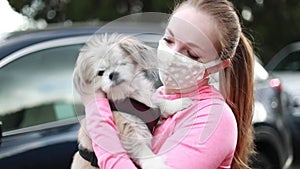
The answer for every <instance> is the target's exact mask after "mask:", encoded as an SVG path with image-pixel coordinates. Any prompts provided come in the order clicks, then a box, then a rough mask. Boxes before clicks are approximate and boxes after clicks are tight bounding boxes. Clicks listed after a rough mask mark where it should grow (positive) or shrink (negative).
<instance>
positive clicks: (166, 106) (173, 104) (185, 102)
mask: <svg viewBox="0 0 300 169" xmlns="http://www.w3.org/2000/svg"><path fill="white" fill-rule="evenodd" d="M192 104H193V101H192V100H191V99H190V98H180V99H176V100H165V101H164V102H163V104H161V107H160V108H161V110H162V116H163V117H165V118H166V117H168V116H170V115H173V114H174V113H176V112H178V111H181V110H184V109H186V108H188V107H190V106H191V105H192Z"/></svg>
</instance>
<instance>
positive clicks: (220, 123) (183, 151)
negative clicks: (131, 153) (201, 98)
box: [154, 106, 237, 169]
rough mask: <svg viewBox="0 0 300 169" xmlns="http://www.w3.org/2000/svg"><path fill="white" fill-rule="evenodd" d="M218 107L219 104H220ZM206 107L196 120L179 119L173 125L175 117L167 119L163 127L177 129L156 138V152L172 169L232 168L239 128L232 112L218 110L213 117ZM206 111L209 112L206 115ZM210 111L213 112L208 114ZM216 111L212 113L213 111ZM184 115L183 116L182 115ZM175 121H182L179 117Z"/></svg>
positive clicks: (159, 132)
mask: <svg viewBox="0 0 300 169" xmlns="http://www.w3.org/2000/svg"><path fill="white" fill-rule="evenodd" d="M217 107H218V106H217ZM208 109H209V108H208V107H207V108H205V109H202V110H201V112H202V113H201V115H199V116H197V118H196V119H193V120H186V116H185V117H183V118H184V119H185V121H184V122H182V123H181V122H180V123H178V122H177V125H175V126H174V122H173V121H172V120H170V121H169V123H168V122H166V123H165V124H162V125H165V126H162V127H163V128H166V129H165V130H166V131H168V129H169V128H170V127H171V128H174V129H172V131H171V134H170V135H169V136H166V138H165V139H162V140H160V138H163V137H164V135H165V134H166V133H167V132H163V131H158V134H161V133H162V132H163V133H164V135H160V137H156V139H158V140H154V143H155V142H156V141H158V143H157V144H156V145H155V147H154V149H156V148H157V149H156V150H155V152H156V153H157V154H159V155H163V156H165V158H166V163H167V166H169V167H170V169H183V168H202V169H217V168H218V169H225V168H230V165H231V161H232V159H233V155H234V151H235V146H236V139H237V127H236V122H235V119H234V116H233V114H232V113H231V111H226V110H225V111H223V113H222V110H221V111H216V112H217V113H215V114H214V115H213V116H214V117H211V116H210V115H209V114H211V112H210V111H209V110H208ZM220 109H222V106H220ZM205 112H208V113H207V114H206V113H205ZM209 112H210V113H209ZM212 114H213V113H212ZM181 117H182V116H181ZM181 117H179V118H177V119H176V120H174V121H180V118H181ZM162 130H163V129H162Z"/></svg>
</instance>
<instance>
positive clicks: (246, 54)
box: [225, 33, 254, 169]
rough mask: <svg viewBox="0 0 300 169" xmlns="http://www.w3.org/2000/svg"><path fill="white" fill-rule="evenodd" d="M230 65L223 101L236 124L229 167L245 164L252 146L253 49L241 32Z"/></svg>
mask: <svg viewBox="0 0 300 169" xmlns="http://www.w3.org/2000/svg"><path fill="white" fill-rule="evenodd" d="M231 63H232V65H231V66H230V67H227V68H226V69H225V80H226V82H225V83H226V86H227V90H226V102H227V104H228V105H229V106H230V107H231V109H232V111H233V113H234V115H235V118H236V120H237V125H238V129H239V130H238V141H237V147H236V151H235V154H234V159H233V162H232V169H243V168H249V167H248V160H249V155H251V154H252V153H254V151H253V148H254V144H253V126H252V116H253V101H254V94H253V90H254V88H253V87H254V86H253V82H254V76H253V67H254V66H253V64H254V57H253V49H252V45H251V43H250V41H249V40H248V39H247V37H246V36H245V35H244V34H243V33H242V34H241V38H240V41H239V44H238V46H237V49H236V52H235V54H234V56H233V57H232V58H231Z"/></svg>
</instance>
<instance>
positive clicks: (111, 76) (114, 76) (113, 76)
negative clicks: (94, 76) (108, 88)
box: [108, 72, 120, 81]
mask: <svg viewBox="0 0 300 169" xmlns="http://www.w3.org/2000/svg"><path fill="white" fill-rule="evenodd" d="M119 75H120V74H119V72H111V73H110V74H109V76H108V77H109V79H110V80H112V81H114V80H117V79H118V78H119Z"/></svg>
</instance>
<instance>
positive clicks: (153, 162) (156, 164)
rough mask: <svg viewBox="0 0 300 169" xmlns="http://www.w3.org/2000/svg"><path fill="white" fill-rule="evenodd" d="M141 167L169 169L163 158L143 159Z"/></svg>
mask: <svg viewBox="0 0 300 169" xmlns="http://www.w3.org/2000/svg"><path fill="white" fill-rule="evenodd" d="M141 166H142V169H169V167H168V166H167V165H166V163H165V159H164V158H163V157H153V158H148V159H144V160H143V162H142V164H141Z"/></svg>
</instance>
